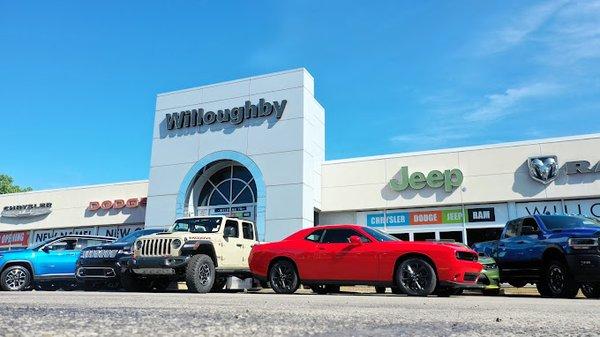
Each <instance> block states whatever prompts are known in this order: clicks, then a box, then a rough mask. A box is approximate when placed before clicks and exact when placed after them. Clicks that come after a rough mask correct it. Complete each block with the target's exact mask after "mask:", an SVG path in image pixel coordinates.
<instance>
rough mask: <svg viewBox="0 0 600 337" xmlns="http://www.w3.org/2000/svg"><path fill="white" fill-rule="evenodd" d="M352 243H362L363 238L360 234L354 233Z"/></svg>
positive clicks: (351, 238)
mask: <svg viewBox="0 0 600 337" xmlns="http://www.w3.org/2000/svg"><path fill="white" fill-rule="evenodd" d="M350 243H351V244H353V245H362V243H363V242H362V240H361V239H360V236H358V235H352V236H351V237H350Z"/></svg>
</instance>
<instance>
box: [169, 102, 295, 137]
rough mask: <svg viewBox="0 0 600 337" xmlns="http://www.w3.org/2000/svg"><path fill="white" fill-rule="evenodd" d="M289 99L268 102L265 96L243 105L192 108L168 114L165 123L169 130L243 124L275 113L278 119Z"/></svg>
mask: <svg viewBox="0 0 600 337" xmlns="http://www.w3.org/2000/svg"><path fill="white" fill-rule="evenodd" d="M286 104H287V100H285V99H284V100H282V101H273V102H272V103H271V102H267V101H265V99H264V98H261V99H259V100H258V104H256V105H254V104H252V102H250V101H246V103H245V104H244V105H243V106H239V107H232V108H229V109H223V110H217V111H216V112H215V111H204V109H202V108H199V109H191V110H185V111H181V112H175V113H172V114H170V113H169V114H166V116H165V124H166V125H167V130H173V129H184V128H192V127H197V126H202V125H212V124H215V123H218V124H223V123H229V124H233V125H239V124H242V123H243V122H244V121H245V120H248V119H257V118H266V117H269V116H271V115H275V118H276V119H277V120H279V119H281V116H282V115H283V110H285V106H286Z"/></svg>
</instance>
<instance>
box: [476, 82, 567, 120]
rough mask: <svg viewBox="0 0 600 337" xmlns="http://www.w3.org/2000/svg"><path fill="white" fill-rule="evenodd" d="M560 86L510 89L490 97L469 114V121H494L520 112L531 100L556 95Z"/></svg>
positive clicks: (539, 85) (540, 84)
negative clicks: (525, 103)
mask: <svg viewBox="0 0 600 337" xmlns="http://www.w3.org/2000/svg"><path fill="white" fill-rule="evenodd" d="M559 89H560V88H559V86H557V85H555V84H551V83H535V84H532V85H528V86H522V87H519V88H509V89H506V91H504V92H503V93H500V94H493V95H488V96H487V97H486V100H487V101H486V102H485V103H484V104H483V105H482V106H481V107H479V108H478V109H476V110H475V111H473V112H470V113H467V114H466V115H465V116H464V118H465V120H467V121H471V122H475V121H493V120H496V119H500V118H502V117H505V116H507V115H510V114H513V113H515V112H517V111H518V108H519V107H518V104H519V103H521V102H522V101H524V100H526V99H530V98H537V97H543V96H548V95H552V94H555V93H557V92H558V91H559Z"/></svg>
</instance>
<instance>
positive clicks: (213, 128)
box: [0, 69, 600, 249]
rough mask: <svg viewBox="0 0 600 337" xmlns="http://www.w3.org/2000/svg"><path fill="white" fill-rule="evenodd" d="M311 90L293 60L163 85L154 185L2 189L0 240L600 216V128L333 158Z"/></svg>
mask: <svg viewBox="0 0 600 337" xmlns="http://www.w3.org/2000/svg"><path fill="white" fill-rule="evenodd" d="M314 89H315V86H314V79H313V77H312V76H311V75H310V74H309V73H308V72H307V71H306V70H305V69H296V70H290V71H284V72H279V73H273V74H267V75H262V76H256V77H251V78H245V79H240V80H234V81H230V82H224V83H218V84H212V85H206V86H202V87H197V88H191V89H185V90H180V91H175V92H169V93H163V94H159V95H158V96H157V101H156V111H155V121H154V132H153V138H152V156H151V161H150V171H149V179H148V181H138V182H125V183H117V184H107V185H96V186H85V187H76V188H65V189H57V190H47V191H33V192H26V193H16V194H9V195H1V196H0V209H1V210H2V214H1V217H0V249H6V248H8V247H22V246H26V245H27V244H30V243H34V242H39V241H40V240H44V239H46V238H48V237H51V236H54V235H60V234H61V233H74V232H77V233H86V234H100V235H112V236H122V235H125V234H127V233H128V232H129V231H131V230H135V229H137V228H141V227H143V226H145V227H165V226H168V225H169V224H170V223H172V222H173V220H174V219H175V218H177V217H182V216H192V215H219V214H223V215H232V216H237V217H242V218H246V219H250V220H252V221H255V222H256V224H257V228H258V231H259V236H260V238H261V239H262V240H266V241H272V240H277V239H281V238H283V237H284V236H286V235H288V234H290V233H292V232H294V231H296V230H298V229H301V228H305V227H311V226H314V225H319V224H320V225H326V224H333V223H358V224H363V225H367V226H373V227H376V228H380V229H383V230H385V231H387V232H390V233H392V234H394V235H397V236H399V237H401V238H402V239H406V240H426V239H454V240H457V241H462V242H468V243H473V242H476V241H482V240H487V239H491V238H493V237H494V236H497V235H498V232H499V229H500V228H501V227H502V226H503V225H504V223H505V222H506V221H507V220H508V219H511V218H515V217H519V216H523V215H527V214H532V213H538V212H543V213H545V212H550V213H578V214H584V215H589V216H595V217H598V218H600V164H598V162H599V161H600V153H599V152H598V149H600V134H594V135H582V136H575V137H565V138H556V139H544V140H535V141H525V142H516V143H505V144H496V145H485V146H474V147H465V148H456V149H444V150H435V151H424V152H415V153H399V154H390V155H383V156H375V157H363V158H349V159H343V160H331V161H326V160H325V121H326V115H325V109H324V108H323V107H322V106H321V105H320V104H319V102H318V101H317V100H316V98H315V90H314Z"/></svg>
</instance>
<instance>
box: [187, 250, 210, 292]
mask: <svg viewBox="0 0 600 337" xmlns="http://www.w3.org/2000/svg"><path fill="white" fill-rule="evenodd" d="M185 283H186V284H187V287H188V291H190V292H194V293H200V294H205V293H207V292H209V291H210V290H211V289H212V287H213V284H214V283H215V264H214V262H213V260H212V259H211V258H210V256H208V255H205V254H198V255H194V256H192V258H190V260H189V262H188V264H187V267H186V270H185Z"/></svg>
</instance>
